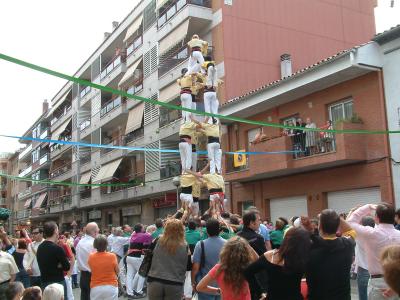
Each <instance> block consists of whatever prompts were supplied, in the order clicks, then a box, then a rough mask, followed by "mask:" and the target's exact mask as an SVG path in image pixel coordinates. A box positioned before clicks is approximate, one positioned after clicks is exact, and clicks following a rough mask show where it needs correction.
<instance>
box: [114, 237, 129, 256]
mask: <svg viewBox="0 0 400 300" xmlns="http://www.w3.org/2000/svg"><path fill="white" fill-rule="evenodd" d="M130 238H131V237H129V236H128V237H122V236H115V237H114V239H113V244H112V247H111V252H113V253H115V254H117V255H118V256H119V257H123V256H124V245H127V244H128V243H129V240H130Z"/></svg>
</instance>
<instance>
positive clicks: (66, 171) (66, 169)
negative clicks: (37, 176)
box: [50, 163, 72, 181]
mask: <svg viewBox="0 0 400 300" xmlns="http://www.w3.org/2000/svg"><path fill="white" fill-rule="evenodd" d="M71 168H72V165H71V163H68V164H65V165H63V166H61V167H58V168H57V169H54V170H52V171H51V172H50V178H51V179H54V178H57V177H62V178H59V179H58V180H59V181H63V180H64V179H68V178H70V177H71Z"/></svg>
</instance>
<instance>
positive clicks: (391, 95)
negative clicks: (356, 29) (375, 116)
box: [373, 25, 400, 207]
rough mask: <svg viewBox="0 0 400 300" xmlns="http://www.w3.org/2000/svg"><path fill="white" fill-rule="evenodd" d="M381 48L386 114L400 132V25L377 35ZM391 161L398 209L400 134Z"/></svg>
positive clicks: (392, 143)
mask: <svg viewBox="0 0 400 300" xmlns="http://www.w3.org/2000/svg"><path fill="white" fill-rule="evenodd" d="M373 40H374V41H375V42H377V43H378V44H379V45H380V46H381V47H380V48H381V54H382V56H383V59H384V62H383V72H384V74H385V76H384V80H383V82H384V88H385V99H386V103H385V104H386V114H387V122H388V128H389V130H396V131H397V130H400V104H399V99H398V97H399V95H400V85H399V82H398V78H399V77H400V71H399V68H397V67H396V66H398V65H399V63H400V25H398V26H396V27H394V28H392V29H390V30H387V31H385V32H383V33H381V34H377V35H376V36H375V38H374V39H373ZM389 142H390V159H391V168H392V176H393V188H394V194H395V203H396V207H400V137H399V134H391V135H390V136H389Z"/></svg>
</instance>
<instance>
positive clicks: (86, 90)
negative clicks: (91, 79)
mask: <svg viewBox="0 0 400 300" xmlns="http://www.w3.org/2000/svg"><path fill="white" fill-rule="evenodd" d="M91 90H92V88H91V87H90V86H87V87H85V88H84V89H83V90H81V92H80V93H79V95H80V96H81V98H83V97H85V96H86V95H87V94H89V93H90V91H91Z"/></svg>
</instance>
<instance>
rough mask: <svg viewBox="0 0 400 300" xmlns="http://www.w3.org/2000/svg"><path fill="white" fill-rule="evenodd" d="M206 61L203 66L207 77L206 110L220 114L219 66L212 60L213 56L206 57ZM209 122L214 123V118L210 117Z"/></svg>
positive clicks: (205, 90) (205, 87) (205, 91)
mask: <svg viewBox="0 0 400 300" xmlns="http://www.w3.org/2000/svg"><path fill="white" fill-rule="evenodd" d="M205 59H206V61H205V62H204V63H203V65H202V68H203V69H204V70H206V73H207V78H206V83H205V86H204V110H205V111H206V112H208V113H212V114H218V108H219V101H218V98H217V89H218V87H219V85H220V84H222V81H221V80H218V77H217V68H216V66H215V62H214V61H211V57H209V56H207V57H205ZM208 122H209V123H210V124H212V119H211V118H209V119H208Z"/></svg>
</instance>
